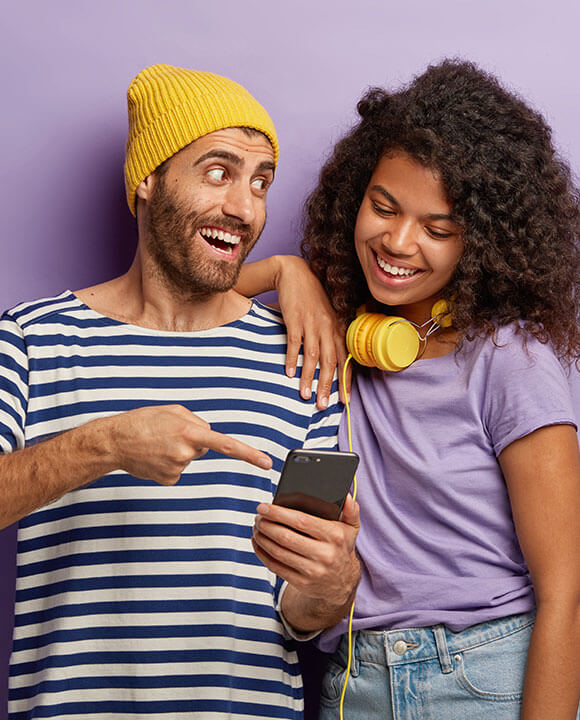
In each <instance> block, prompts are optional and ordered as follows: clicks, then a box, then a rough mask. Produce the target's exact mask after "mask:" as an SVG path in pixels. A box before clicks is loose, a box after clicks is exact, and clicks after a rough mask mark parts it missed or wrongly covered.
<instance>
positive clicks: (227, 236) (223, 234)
mask: <svg viewBox="0 0 580 720" xmlns="http://www.w3.org/2000/svg"><path fill="white" fill-rule="evenodd" d="M198 232H199V234H200V235H201V236H202V237H203V239H204V240H205V241H206V242H207V243H208V244H209V245H211V246H212V247H213V248H214V249H215V250H218V251H219V252H222V253H224V254H225V255H233V253H234V249H235V248H236V247H237V246H238V245H239V244H240V241H241V239H242V236H241V235H238V234H236V233H231V232H229V230H224V229H223V228H217V227H210V226H204V227H200V228H199V229H198Z"/></svg>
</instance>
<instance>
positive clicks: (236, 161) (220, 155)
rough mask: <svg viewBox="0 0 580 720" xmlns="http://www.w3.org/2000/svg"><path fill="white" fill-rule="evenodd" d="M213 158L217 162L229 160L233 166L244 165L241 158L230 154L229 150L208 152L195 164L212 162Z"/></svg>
mask: <svg viewBox="0 0 580 720" xmlns="http://www.w3.org/2000/svg"><path fill="white" fill-rule="evenodd" d="M212 158H216V159H217V160H228V161H229V162H231V163H232V165H242V163H243V161H242V158H241V157H239V156H238V155H235V154H234V153H231V152H228V151H227V150H209V151H208V152H206V153H204V154H203V155H201V156H200V157H198V158H197V160H196V161H195V162H194V163H193V164H194V165H200V164H201V163H202V162H205V161H206V160H211V159H212Z"/></svg>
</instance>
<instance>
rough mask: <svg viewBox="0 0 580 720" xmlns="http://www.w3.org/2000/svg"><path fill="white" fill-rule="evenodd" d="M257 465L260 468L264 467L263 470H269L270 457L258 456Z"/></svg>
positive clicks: (270, 464) (270, 465)
mask: <svg viewBox="0 0 580 720" xmlns="http://www.w3.org/2000/svg"><path fill="white" fill-rule="evenodd" d="M258 465H259V466H260V467H261V468H264V470H269V469H270V468H271V467H272V461H271V460H270V458H267V457H261V458H258Z"/></svg>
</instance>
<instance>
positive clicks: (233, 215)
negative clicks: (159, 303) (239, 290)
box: [145, 128, 274, 298]
mask: <svg viewBox="0 0 580 720" xmlns="http://www.w3.org/2000/svg"><path fill="white" fill-rule="evenodd" d="M273 179H274V152H273V150H272V146H271V145H270V143H269V141H268V139H267V138H266V137H265V136H264V135H262V134H261V133H257V132H246V131H244V130H241V129H239V128H227V129H225V130H218V131H217V132H213V133H210V134H209V135H205V136H204V137H202V138H199V139H198V140H196V141H195V142H193V143H191V144H190V145H188V146H187V147H186V148H184V149H183V150H181V151H180V152H179V153H177V154H176V155H174V156H173V157H172V158H171V159H170V160H169V161H168V163H167V165H166V167H165V168H164V171H163V172H162V173H157V174H154V175H153V176H152V177H151V180H152V186H151V190H150V193H149V196H148V197H147V216H146V225H145V227H146V232H147V250H148V252H149V254H150V255H151V257H152V259H153V260H154V262H155V265H156V268H157V270H158V272H159V274H160V276H161V279H162V281H163V282H164V283H165V284H166V285H168V286H169V287H170V288H171V289H172V290H174V291H177V292H178V293H179V294H180V295H185V296H187V297H195V298H200V297H207V296H209V295H213V294H215V293H220V292H225V291H227V290H229V289H231V288H232V287H233V286H234V285H235V283H236V281H237V278H238V275H239V272H240V267H241V265H242V263H243V261H244V260H245V258H246V256H247V255H248V253H249V252H250V250H251V249H252V247H253V246H254V244H255V242H256V240H257V239H258V237H259V236H260V233H261V232H262V230H263V228H264V223H265V222H266V194H267V191H268V188H269V187H270V185H271V183H272V181H273Z"/></svg>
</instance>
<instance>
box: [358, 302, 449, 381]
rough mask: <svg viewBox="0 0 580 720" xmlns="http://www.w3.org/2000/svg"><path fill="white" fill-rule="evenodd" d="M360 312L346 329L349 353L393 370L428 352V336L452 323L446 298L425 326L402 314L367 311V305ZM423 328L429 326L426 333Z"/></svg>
mask: <svg viewBox="0 0 580 720" xmlns="http://www.w3.org/2000/svg"><path fill="white" fill-rule="evenodd" d="M359 312H360V314H358V315H357V317H356V318H355V319H354V320H353V321H352V322H351V324H350V325H349V327H348V330H347V332H346V346H347V348H348V351H349V353H350V354H351V355H352V357H353V358H354V359H355V360H356V361H357V362H358V363H359V364H360V365H366V366H367V367H376V368H379V369H380V370H390V371H391V372H398V371H399V370H403V369H404V368H406V367H409V365H410V364H411V363H412V362H414V361H415V360H416V359H417V358H418V357H420V355H421V354H422V352H423V351H424V349H425V345H426V343H427V337H428V336H429V335H431V334H432V333H434V332H436V331H437V330H439V329H440V328H446V327H450V326H451V324H452V318H451V311H450V307H449V303H448V302H447V301H446V300H437V302H435V304H434V305H433V307H432V308H431V318H430V319H429V320H428V321H427V322H426V323H424V324H423V325H415V324H414V323H412V322H410V321H409V320H405V318H402V317H395V316H392V315H382V314H381V313H373V312H366V311H365V308H364V306H363V308H362V309H361V311H359ZM422 328H426V330H425V334H424V335H423V336H422V335H421V334H420V332H419V330H421V329H422ZM421 344H423V347H422V348H421Z"/></svg>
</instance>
